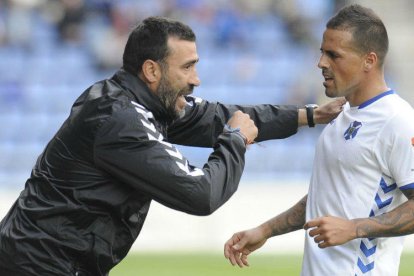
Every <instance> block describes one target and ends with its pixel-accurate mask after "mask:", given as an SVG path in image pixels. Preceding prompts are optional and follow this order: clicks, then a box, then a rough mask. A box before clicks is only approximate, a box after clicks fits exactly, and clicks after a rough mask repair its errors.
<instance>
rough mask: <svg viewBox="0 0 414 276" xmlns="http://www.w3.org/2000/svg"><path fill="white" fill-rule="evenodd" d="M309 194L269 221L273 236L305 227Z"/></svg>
mask: <svg viewBox="0 0 414 276" xmlns="http://www.w3.org/2000/svg"><path fill="white" fill-rule="evenodd" d="M307 198H308V196H307V195H306V196H305V197H303V198H302V199H301V200H300V201H299V202H298V203H296V204H295V205H294V206H293V207H292V208H290V209H288V210H287V211H285V212H283V213H281V214H280V215H278V216H276V217H274V218H273V219H271V220H270V221H269V223H270V226H271V229H272V236H277V235H281V234H285V233H289V232H292V231H296V230H299V229H302V228H303V225H304V224H305V215H306V201H307Z"/></svg>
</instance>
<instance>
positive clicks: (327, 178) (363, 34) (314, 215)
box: [224, 5, 414, 276]
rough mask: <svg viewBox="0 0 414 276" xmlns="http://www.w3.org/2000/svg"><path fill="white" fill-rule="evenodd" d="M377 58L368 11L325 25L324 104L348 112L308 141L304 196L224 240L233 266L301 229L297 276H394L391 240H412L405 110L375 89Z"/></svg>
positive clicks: (412, 156)
mask: <svg viewBox="0 0 414 276" xmlns="http://www.w3.org/2000/svg"><path fill="white" fill-rule="evenodd" d="M387 50H388V36H387V31H386V29H385V26H384V24H383V22H382V21H381V19H380V18H379V17H378V16H377V15H376V14H375V13H374V12H373V11H372V10H371V9H368V8H365V7H362V6H360V5H351V6H347V7H344V8H343V9H341V10H340V11H339V12H338V14H337V15H335V16H334V17H333V18H331V19H330V20H329V22H328V23H327V25H326V30H325V32H324V34H323V40H322V45H321V58H320V60H319V64H318V67H319V68H320V69H322V74H323V77H324V79H325V81H324V83H323V85H324V86H325V89H326V90H325V93H326V95H327V96H328V97H340V96H344V97H345V98H346V99H347V100H348V103H347V104H346V105H345V106H344V110H343V112H342V113H341V114H339V116H338V117H337V118H336V119H335V120H333V121H332V122H331V123H330V124H328V125H327V126H326V127H325V129H324V131H323V132H322V134H321V136H320V138H319V140H318V143H317V148H316V154H315V160H314V166H313V174H312V178H311V181H310V187H309V193H308V195H307V196H305V197H304V198H303V199H302V200H300V201H299V202H298V203H297V204H296V205H295V206H293V207H292V208H290V209H289V210H287V211H286V212H284V213H282V214H280V215H278V216H276V217H274V218H273V219H270V220H269V221H267V222H265V223H263V224H262V225H260V226H258V227H256V228H253V229H250V230H247V231H242V232H239V233H236V234H234V235H233V236H232V238H231V239H230V240H228V241H227V243H226V244H225V246H224V251H225V256H226V258H228V259H229V260H230V262H231V263H232V264H233V265H235V264H238V265H239V266H241V267H242V266H245V265H248V262H247V256H248V255H249V254H250V253H251V252H253V251H254V250H256V249H258V248H259V247H261V246H262V245H263V244H264V243H265V242H266V240H267V239H268V238H270V237H272V236H276V235H281V234H284V233H288V232H291V231H295V230H298V229H302V228H305V229H306V230H309V231H308V233H307V235H306V238H305V252H304V258H303V265H302V275H387V276H391V275H395V276H397V275H398V266H399V261H400V255H401V251H402V247H403V238H402V237H401V236H403V235H407V234H411V233H413V232H414V169H413V168H414V124H413V123H412V119H413V118H414V111H413V109H412V107H411V106H410V105H409V104H408V103H407V102H406V101H404V100H403V99H401V98H400V97H399V96H398V95H397V94H396V93H395V92H394V91H393V90H391V89H390V88H388V86H387V84H386V82H385V80H384V59H385V56H386V53H387ZM305 222H306V223H305Z"/></svg>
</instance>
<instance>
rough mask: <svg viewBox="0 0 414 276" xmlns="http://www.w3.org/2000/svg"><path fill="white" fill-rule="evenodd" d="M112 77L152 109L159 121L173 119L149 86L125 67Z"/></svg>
mask: <svg viewBox="0 0 414 276" xmlns="http://www.w3.org/2000/svg"><path fill="white" fill-rule="evenodd" d="M112 79H113V80H114V81H116V82H117V83H118V84H119V85H121V86H122V88H124V89H125V90H126V91H128V92H129V93H130V94H132V95H133V96H134V97H135V99H136V100H137V102H138V103H139V104H141V105H143V106H144V107H145V108H147V109H148V110H149V111H151V112H152V114H153V115H154V117H155V119H156V120H157V121H160V122H163V123H166V124H167V125H168V124H170V123H171V122H172V121H173V119H172V118H171V117H170V116H168V113H167V111H166V109H165V107H164V105H163V104H162V102H161V101H160V99H159V98H158V97H157V96H156V95H155V94H154V93H152V92H151V91H150V90H149V88H148V86H147V85H146V84H145V83H144V82H143V81H142V80H141V79H140V78H138V77H137V76H134V75H132V74H131V73H129V72H127V71H125V70H124V69H120V70H118V72H116V73H115V75H114V76H113V77H112Z"/></svg>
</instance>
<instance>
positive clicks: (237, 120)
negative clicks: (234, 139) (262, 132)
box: [227, 110, 258, 145]
mask: <svg viewBox="0 0 414 276" xmlns="http://www.w3.org/2000/svg"><path fill="white" fill-rule="evenodd" d="M227 124H228V125H229V126H230V127H231V128H239V129H240V133H241V134H242V135H243V136H244V137H246V140H247V141H246V145H249V144H251V143H253V142H254V139H256V137H257V134H258V129H257V127H256V125H255V124H254V121H253V120H252V119H250V116H249V114H246V113H243V112H241V111H240V110H238V111H236V112H234V114H233V116H232V117H231V118H230V120H229V121H228V122H227Z"/></svg>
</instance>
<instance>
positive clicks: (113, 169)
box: [94, 109, 246, 215]
mask: <svg viewBox="0 0 414 276" xmlns="http://www.w3.org/2000/svg"><path fill="white" fill-rule="evenodd" d="M193 136H196V135H195V134H193ZM245 151H246V148H245V145H244V142H243V139H242V138H241V137H240V136H239V135H237V134H235V133H225V134H221V135H219V136H218V138H217V142H216V143H215V145H214V151H213V153H212V154H211V155H210V156H209V158H208V162H207V163H206V164H205V165H204V166H203V168H202V169H199V168H195V167H193V166H191V165H190V164H189V163H188V161H187V159H186V158H185V157H183V156H182V155H181V153H180V152H179V151H178V150H177V149H176V148H175V147H174V145H172V144H170V143H168V142H166V141H165V140H164V138H163V136H162V134H160V133H159V132H158V131H157V130H156V128H155V127H154V124H153V122H152V121H151V119H148V116H143V115H142V114H140V113H138V112H136V111H135V110H134V109H128V110H123V111H121V112H117V113H116V114H113V116H112V117H111V119H109V120H108V121H107V122H106V123H105V124H103V125H102V126H101V128H100V129H99V131H98V133H97V136H96V139H95V143H94V155H95V157H94V158H95V162H96V164H97V166H98V167H99V168H101V169H102V170H105V171H106V172H108V173H109V174H110V175H111V176H112V177H113V178H114V179H115V180H116V181H119V182H120V183H125V184H127V185H130V186H132V187H134V188H135V189H136V190H137V191H139V192H142V193H144V194H147V195H149V196H150V197H151V198H153V199H154V200H156V201H158V202H160V203H161V204H163V205H165V206H168V207H170V208H173V209H176V210H179V211H184V212H187V213H190V214H196V215H208V214H211V213H212V212H213V211H215V210H216V209H217V208H218V207H220V206H221V205H222V204H224V203H225V202H226V201H227V200H228V199H229V198H230V197H231V195H232V194H233V193H234V192H235V191H236V190H237V187H238V184H239V181H240V177H241V174H242V171H243V168H244V154H245Z"/></svg>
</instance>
